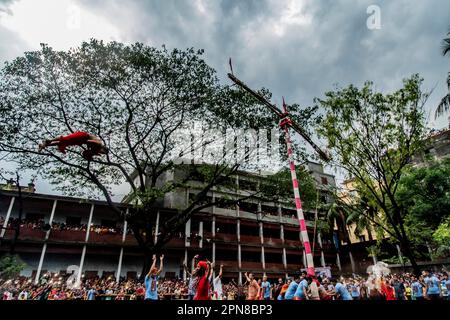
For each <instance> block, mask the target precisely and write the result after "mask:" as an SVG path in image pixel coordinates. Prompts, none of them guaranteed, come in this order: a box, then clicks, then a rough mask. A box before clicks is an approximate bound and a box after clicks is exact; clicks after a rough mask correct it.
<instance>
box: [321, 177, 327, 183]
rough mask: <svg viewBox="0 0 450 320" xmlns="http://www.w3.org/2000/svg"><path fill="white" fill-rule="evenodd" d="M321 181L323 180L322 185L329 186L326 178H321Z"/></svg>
mask: <svg viewBox="0 0 450 320" xmlns="http://www.w3.org/2000/svg"><path fill="white" fill-rule="evenodd" d="M320 179H321V180H322V184H325V185H327V184H328V179H327V178H326V177H320Z"/></svg>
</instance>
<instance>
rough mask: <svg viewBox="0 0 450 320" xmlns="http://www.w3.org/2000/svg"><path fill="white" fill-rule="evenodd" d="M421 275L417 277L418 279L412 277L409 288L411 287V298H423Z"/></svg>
mask: <svg viewBox="0 0 450 320" xmlns="http://www.w3.org/2000/svg"><path fill="white" fill-rule="evenodd" d="M421 280H422V277H419V279H417V278H416V277H414V276H413V277H412V284H411V289H412V298H413V300H423V299H424V298H423V287H424V286H423V282H422V281H421Z"/></svg>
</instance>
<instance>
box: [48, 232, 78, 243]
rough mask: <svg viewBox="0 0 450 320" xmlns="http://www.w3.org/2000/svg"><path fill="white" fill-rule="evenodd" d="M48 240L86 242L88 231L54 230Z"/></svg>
mask: <svg viewBox="0 0 450 320" xmlns="http://www.w3.org/2000/svg"><path fill="white" fill-rule="evenodd" d="M48 240H49V241H54V242H84V241H85V240H86V231H81V230H52V231H50V235H49V237H48Z"/></svg>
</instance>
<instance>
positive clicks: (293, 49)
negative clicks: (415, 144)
mask: <svg viewBox="0 0 450 320" xmlns="http://www.w3.org/2000/svg"><path fill="white" fill-rule="evenodd" d="M298 2H302V3H304V5H303V7H302V11H301V12H300V13H299V14H303V15H306V16H307V17H311V23H310V24H295V23H291V24H287V25H286V26H285V30H284V33H283V34H282V35H277V33H276V28H277V27H280V26H282V15H283V13H284V10H286V9H287V6H288V4H289V3H288V1H270V0H265V1H229V0H223V1H204V2H203V3H204V8H205V11H206V12H205V13H202V12H201V10H200V9H199V7H198V6H197V5H196V3H199V2H197V1H176V0H172V1H139V0H136V1H129V2H127V5H126V6H124V5H122V3H123V2H121V1H118V0H114V1H108V2H104V1H87V0H80V3H81V4H82V5H83V6H85V7H87V8H89V9H90V10H94V11H95V12H96V13H97V14H99V15H103V16H105V17H106V18H108V19H109V20H110V21H111V22H116V24H117V25H118V26H119V27H120V29H121V33H122V34H121V36H122V38H123V39H124V40H125V41H127V42H134V41H143V42H146V43H149V44H152V45H155V46H160V45H162V44H166V45H168V46H169V47H181V48H184V47H191V46H194V47H197V48H204V49H205V50H206V59H207V60H208V62H209V63H210V64H211V65H213V66H214V67H215V68H216V69H217V71H218V74H219V76H220V77H221V78H222V79H224V80H226V79H225V74H226V72H227V70H228V69H227V68H228V65H227V62H228V57H229V56H231V57H233V61H234V67H235V69H236V70H237V71H238V73H239V75H240V76H241V77H242V78H243V79H245V80H246V81H247V82H248V83H250V84H251V85H252V86H256V87H261V86H265V87H267V88H269V89H271V90H272V91H273V92H274V94H275V96H274V99H277V100H278V101H279V100H280V99H281V95H285V96H286V97H287V98H288V100H289V101H290V102H299V103H301V104H304V105H307V104H310V103H311V101H312V99H313V97H316V96H321V95H322V94H323V93H324V92H325V91H326V90H330V89H332V88H333V85H334V84H336V83H338V84H340V85H347V84H349V83H354V84H357V85H361V84H362V83H363V82H364V81H366V80H373V81H374V82H375V84H376V85H377V87H378V88H379V89H380V90H394V89H395V88H397V87H399V86H401V80H402V79H403V78H405V77H408V76H410V75H411V74H413V73H416V72H418V73H420V74H421V75H422V76H423V77H424V78H425V80H426V82H425V86H426V87H427V88H433V87H434V86H437V87H436V89H435V91H434V94H433V96H432V97H431V99H430V103H429V108H430V109H431V108H434V106H435V105H436V104H437V101H438V100H439V99H440V97H441V96H443V95H444V94H445V93H446V85H445V78H446V74H447V69H448V66H449V58H448V57H445V58H444V57H442V56H441V55H440V42H441V40H442V38H443V37H444V35H445V34H446V32H447V30H448V26H449V24H450V19H449V18H450V14H449V12H450V10H448V9H450V6H449V4H448V1H446V0H431V1H409V0H396V1H387V0H384V1H373V0H372V1H367V0H366V1H357V2H356V1H352V2H350V1H344V0H338V1H336V0H324V1H297V3H298ZM371 4H376V5H378V6H379V7H380V9H381V29H380V30H369V29H368V28H367V27H366V20H367V18H368V17H369V15H368V14H367V13H366V9H367V7H368V6H369V5H371ZM441 122H442V123H441V125H442V124H444V120H443V119H441Z"/></svg>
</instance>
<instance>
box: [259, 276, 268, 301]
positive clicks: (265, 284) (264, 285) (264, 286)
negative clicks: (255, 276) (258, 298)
mask: <svg viewBox="0 0 450 320" xmlns="http://www.w3.org/2000/svg"><path fill="white" fill-rule="evenodd" d="M261 289H262V290H263V299H264V300H270V282H269V281H267V276H264V277H263V281H262V282H261Z"/></svg>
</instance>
